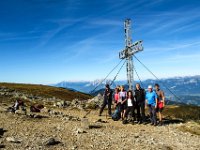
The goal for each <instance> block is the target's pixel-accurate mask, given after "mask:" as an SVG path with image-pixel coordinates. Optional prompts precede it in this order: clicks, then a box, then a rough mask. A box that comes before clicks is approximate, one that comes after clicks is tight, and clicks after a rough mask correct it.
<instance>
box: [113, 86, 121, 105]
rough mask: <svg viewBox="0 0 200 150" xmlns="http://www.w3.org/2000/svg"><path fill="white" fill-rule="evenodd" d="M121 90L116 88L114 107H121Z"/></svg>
mask: <svg viewBox="0 0 200 150" xmlns="http://www.w3.org/2000/svg"><path fill="white" fill-rule="evenodd" d="M119 104H120V103H119V88H118V87H116V88H115V94H114V107H115V108H116V107H119Z"/></svg>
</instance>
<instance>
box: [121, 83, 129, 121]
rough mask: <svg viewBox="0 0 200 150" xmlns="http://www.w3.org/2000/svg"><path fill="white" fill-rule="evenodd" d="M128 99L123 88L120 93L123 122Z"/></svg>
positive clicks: (122, 87)
mask: <svg viewBox="0 0 200 150" xmlns="http://www.w3.org/2000/svg"><path fill="white" fill-rule="evenodd" d="M126 97H127V93H126V91H125V89H124V86H121V88H120V92H119V103H121V105H120V111H121V118H122V120H124V114H125V111H126Z"/></svg>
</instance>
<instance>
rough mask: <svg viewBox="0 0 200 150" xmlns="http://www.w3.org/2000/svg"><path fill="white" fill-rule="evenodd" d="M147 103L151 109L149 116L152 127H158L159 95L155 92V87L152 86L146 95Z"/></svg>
mask: <svg viewBox="0 0 200 150" xmlns="http://www.w3.org/2000/svg"><path fill="white" fill-rule="evenodd" d="M146 101H147V105H148V107H149V115H150V119H151V125H154V126H156V125H157V122H156V108H157V103H158V99H157V94H156V92H154V91H153V87H152V86H151V85H149V86H148V92H147V93H146Z"/></svg>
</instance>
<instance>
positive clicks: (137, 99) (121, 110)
mask: <svg viewBox="0 0 200 150" xmlns="http://www.w3.org/2000/svg"><path fill="white" fill-rule="evenodd" d="M154 87H155V90H153V87H152V85H149V86H148V90H147V91H145V90H144V89H143V88H141V86H140V84H139V83H137V84H136V85H135V90H133V91H132V90H129V91H126V90H125V88H124V86H117V87H116V88H115V92H114V94H113V92H112V90H111V89H110V86H109V84H106V86H105V91H104V101H103V104H102V107H101V109H100V112H99V116H101V115H102V112H103V110H104V108H105V107H106V105H108V115H109V116H110V117H112V119H113V120H115V121H117V120H120V119H121V120H122V122H123V123H124V124H125V123H128V118H129V116H131V118H132V121H133V122H138V123H139V124H141V123H146V122H147V118H146V115H145V106H146V107H148V110H149V118H150V121H151V125H154V126H157V125H162V124H163V121H162V111H163V108H164V105H165V95H164V92H163V91H162V90H161V89H160V86H159V84H155V86H154ZM113 101H114V109H115V111H114V113H112V112H111V105H112V102H113ZM157 114H158V117H159V122H158V123H157Z"/></svg>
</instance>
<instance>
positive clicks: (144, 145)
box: [0, 103, 200, 150]
mask: <svg viewBox="0 0 200 150" xmlns="http://www.w3.org/2000/svg"><path fill="white" fill-rule="evenodd" d="M8 106H9V104H7V103H3V104H2V105H1V106H0V118H1V120H0V147H4V149H6V150H13V149H18V150H24V149H27V150H40V149H50V150H56V149H58V150H67V149H69V150H70V149H77V150H79V149H80V150H86V149H110V150H112V149H117V150H118V149H119V150H121V149H124V150H126V149H127V150H129V149H138V150H140V149H148V150H149V149H152V150H154V149H164V150H172V149H182V150H188V149H190V150H197V149H199V147H200V143H199V141H200V124H199V123H195V122H193V121H192V122H187V123H181V122H180V121H178V122H176V123H173V122H166V123H165V125H164V126H160V127H158V126H157V127H154V126H151V125H150V124H146V125H139V124H125V125H124V124H122V122H121V121H113V120H112V119H110V118H107V117H106V112H104V114H103V116H101V117H99V116H98V109H97V110H87V109H74V108H72V107H68V108H56V107H54V108H49V109H48V108H45V109H44V110H43V111H42V112H41V113H37V114H36V113H35V114H34V113H30V112H29V111H28V112H27V114H26V115H25V114H24V113H23V112H21V111H17V113H15V114H13V113H8V112H6V108H7V107H8ZM186 129H187V130H186ZM188 131H190V132H188ZM191 131H196V132H191ZM198 131H199V132H198Z"/></svg>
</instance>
